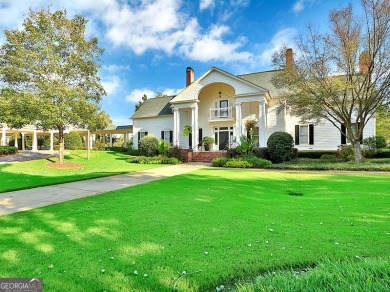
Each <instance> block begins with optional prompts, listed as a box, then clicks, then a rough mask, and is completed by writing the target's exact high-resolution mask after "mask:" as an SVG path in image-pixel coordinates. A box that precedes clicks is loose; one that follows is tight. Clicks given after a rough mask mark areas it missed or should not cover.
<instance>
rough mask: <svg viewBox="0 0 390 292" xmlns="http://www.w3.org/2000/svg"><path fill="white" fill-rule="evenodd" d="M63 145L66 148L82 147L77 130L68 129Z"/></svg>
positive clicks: (75, 148)
mask: <svg viewBox="0 0 390 292" xmlns="http://www.w3.org/2000/svg"><path fill="white" fill-rule="evenodd" d="M64 147H65V149H68V150H77V149H83V147H84V145H83V140H82V139H81V136H80V134H79V133H77V131H70V132H69V134H65V137H64Z"/></svg>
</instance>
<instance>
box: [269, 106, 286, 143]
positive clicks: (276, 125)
mask: <svg viewBox="0 0 390 292" xmlns="http://www.w3.org/2000/svg"><path fill="white" fill-rule="evenodd" d="M278 102H279V101H278V100H277V99H271V100H269V101H268V107H267V140H268V137H269V136H271V135H272V134H273V133H275V132H285V131H286V118H285V111H284V110H281V111H279V109H278V107H279V104H278Z"/></svg>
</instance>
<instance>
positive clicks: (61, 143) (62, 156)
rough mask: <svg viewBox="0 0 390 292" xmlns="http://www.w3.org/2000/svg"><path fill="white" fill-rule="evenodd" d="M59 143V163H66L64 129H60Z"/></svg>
mask: <svg viewBox="0 0 390 292" xmlns="http://www.w3.org/2000/svg"><path fill="white" fill-rule="evenodd" d="M58 142H59V143H60V149H59V151H58V157H59V160H60V161H59V162H60V163H64V152H65V150H64V148H65V147H64V129H63V128H62V127H59V128H58Z"/></svg>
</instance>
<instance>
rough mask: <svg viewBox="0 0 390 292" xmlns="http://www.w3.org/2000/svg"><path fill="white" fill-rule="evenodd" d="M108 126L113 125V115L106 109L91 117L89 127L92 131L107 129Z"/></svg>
mask: <svg viewBox="0 0 390 292" xmlns="http://www.w3.org/2000/svg"><path fill="white" fill-rule="evenodd" d="M108 126H112V120H111V117H110V116H109V115H108V114H107V113H106V112H105V111H100V112H95V113H94V114H93V116H92V117H91V118H90V122H89V125H88V129H89V130H91V131H96V130H102V129H105V128H107V127H108Z"/></svg>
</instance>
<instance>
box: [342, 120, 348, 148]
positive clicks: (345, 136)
mask: <svg viewBox="0 0 390 292" xmlns="http://www.w3.org/2000/svg"><path fill="white" fill-rule="evenodd" d="M345 144H347V130H346V129H345V125H344V124H341V145H345Z"/></svg>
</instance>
